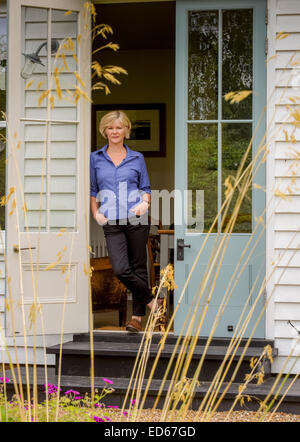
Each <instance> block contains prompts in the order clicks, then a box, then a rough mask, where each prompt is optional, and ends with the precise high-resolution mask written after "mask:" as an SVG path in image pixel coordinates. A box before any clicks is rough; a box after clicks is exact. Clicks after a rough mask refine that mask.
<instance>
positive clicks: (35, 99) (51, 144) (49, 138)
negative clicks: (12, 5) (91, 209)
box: [20, 7, 80, 231]
mask: <svg viewBox="0 0 300 442" xmlns="http://www.w3.org/2000/svg"><path fill="white" fill-rule="evenodd" d="M78 18H79V16H78V13H76V12H74V13H69V12H68V11H67V10H57V9H48V8H35V7H34V8H33V7H22V52H23V53H25V54H35V55H36V56H38V57H39V60H40V62H39V63H35V64H34V66H30V63H29V65H27V66H25V62H26V61H28V57H24V55H22V66H24V69H23V70H22V72H21V76H20V81H22V84H23V94H24V95H23V102H22V103H23V110H22V114H23V116H24V117H25V119H26V121H25V123H24V127H23V132H24V133H23V137H21V138H23V139H24V145H22V148H23V149H24V193H25V202H26V206H27V213H26V215H27V220H24V222H23V224H22V225H23V228H25V226H26V225H28V229H29V230H30V231H36V230H38V229H40V230H41V231H57V230H60V229H66V230H74V229H76V210H77V208H76V198H77V183H76V177H77V142H78V132H77V118H78V113H77V108H78V99H77V98H79V97H77V96H76V94H75V92H76V86H77V85H78V83H79V81H80V77H79V76H78V75H79V74H77V72H78V71H79V67H78V62H79V59H78V55H79V54H78V45H79V43H78ZM50 29H51V35H50V34H49V30H50ZM48 42H49V43H50V42H51V44H48ZM48 46H49V47H48ZM50 59H51V66H50ZM48 60H49V64H48ZM75 72H76V75H75ZM47 120H50V122H48V121H47ZM21 135H22V134H21Z"/></svg>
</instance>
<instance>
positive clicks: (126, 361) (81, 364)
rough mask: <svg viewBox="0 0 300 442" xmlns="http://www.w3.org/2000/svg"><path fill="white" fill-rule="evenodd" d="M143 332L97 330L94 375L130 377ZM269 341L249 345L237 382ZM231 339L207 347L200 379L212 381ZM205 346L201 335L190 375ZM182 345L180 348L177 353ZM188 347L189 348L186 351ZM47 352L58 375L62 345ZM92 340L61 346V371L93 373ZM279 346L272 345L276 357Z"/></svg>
mask: <svg viewBox="0 0 300 442" xmlns="http://www.w3.org/2000/svg"><path fill="white" fill-rule="evenodd" d="M141 338H142V337H141V334H138V335H131V334H128V333H116V332H115V333H110V334H108V333H98V334H94V346H93V347H94V370H95V371H94V375H95V376H96V377H107V378H109V377H114V378H121V379H122V378H124V379H126V378H127V379H129V378H130V377H131V373H132V370H133V367H134V363H135V360H136V356H137V354H138V351H139V347H140V344H141ZM160 340H161V335H160V334H159V333H157V334H155V335H153V340H152V344H151V347H150V351H149V359H148V362H147V367H146V373H145V377H146V378H147V377H149V375H150V372H151V368H152V365H153V363H154V361H155V358H156V355H157V352H158V350H159V348H160V347H159V342H160ZM176 340H177V337H175V336H174V335H170V336H168V338H167V340H166V344H165V345H164V348H163V350H162V352H161V355H160V358H159V361H158V363H157V366H156V369H155V371H154V375H153V379H154V380H155V379H158V380H159V379H163V377H164V375H165V372H166V370H167V367H168V364H169V361H170V358H171V356H172V354H173V351H174V348H175V343H176ZM245 343H246V340H245V341H243V342H242V344H241V345H240V347H239V348H238V350H237V352H236V354H235V356H234V358H233V362H232V364H231V366H230V369H229V370H228V373H227V375H226V378H225V381H228V380H229V379H230V378H231V376H232V374H233V372H234V369H235V367H236V364H237V363H238V361H239V359H240V356H241V354H242V352H243V347H244V345H245ZM267 343H268V344H270V341H263V340H256V341H254V342H253V343H251V346H250V347H248V348H247V350H246V352H245V355H244V357H243V360H242V362H241V364H240V367H239V370H238V372H237V375H236V377H235V382H241V381H243V380H244V379H245V375H246V374H247V373H250V371H251V369H250V361H251V358H253V357H259V356H260V355H261V353H262V351H263V347H264V346H265V345H267ZM228 344H229V340H214V341H213V342H212V344H211V345H210V346H209V347H208V349H207V352H206V355H205V359H204V363H203V366H202V369H201V372H200V375H199V378H198V379H199V381H205V382H208V381H211V380H212V379H213V378H214V375H215V373H216V371H217V370H218V368H219V367H220V365H221V363H222V361H223V359H224V356H225V354H226V351H227V348H228ZM204 349H205V339H204V338H200V339H199V340H198V342H197V345H196V347H195V350H194V353H193V358H192V360H191V362H190V365H189V370H188V373H187V377H192V376H193V374H194V372H195V370H196V369H197V366H198V364H199V361H200V359H201V357H202V355H203V351H204ZM179 350H180V346H179V347H178V348H177V352H176V354H177V355H178V353H179ZM188 352H189V350H188V351H187V353H188ZM47 353H48V354H55V358H56V374H58V366H59V353H60V346H59V345H56V346H52V347H48V348H47ZM90 353H91V348H90V340H89V336H88V335H77V336H74V340H73V341H71V342H67V343H65V344H63V346H62V365H61V374H62V375H63V376H89V375H90V365H91V361H90ZM275 354H276V349H274V348H273V356H274V355H275ZM174 359H175V360H174V362H173V366H172V367H171V370H169V373H168V376H167V379H170V378H171V375H172V372H173V369H174V367H175V362H176V359H177V357H175V358H174ZM264 370H265V376H269V375H270V374H271V367H270V363H269V360H268V359H267V358H265V360H264Z"/></svg>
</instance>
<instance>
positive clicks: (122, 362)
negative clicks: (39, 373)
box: [56, 354, 268, 382]
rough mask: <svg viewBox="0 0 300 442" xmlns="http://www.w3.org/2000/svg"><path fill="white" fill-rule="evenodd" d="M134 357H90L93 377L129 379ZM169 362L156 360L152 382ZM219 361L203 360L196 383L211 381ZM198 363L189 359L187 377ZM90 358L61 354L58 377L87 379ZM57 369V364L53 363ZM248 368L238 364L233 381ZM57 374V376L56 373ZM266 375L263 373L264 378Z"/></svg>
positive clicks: (147, 370) (229, 374) (149, 368)
mask: <svg viewBox="0 0 300 442" xmlns="http://www.w3.org/2000/svg"><path fill="white" fill-rule="evenodd" d="M153 362H154V358H151V357H150V358H149V361H148V364H147V367H146V373H145V378H146V379H147V378H148V377H149V376H150V372H151V368H152V365H153ZM134 363H135V358H133V357H131V358H130V357H128V358H124V357H118V356H95V358H94V375H95V377H105V378H108V379H109V378H110V377H118V378H130V377H131V374H132V370H133V368H134ZM168 363H169V359H167V358H164V359H161V360H160V361H159V363H158V364H157V367H156V369H155V372H154V375H153V379H163V377H164V375H165V372H166V370H167V367H168ZM221 363H222V361H221V360H216V359H206V360H205V361H204V364H203V366H202V369H201V372H200V376H199V378H198V379H199V381H211V380H213V378H214V376H215V374H216V372H217V370H218V369H219V367H220V365H221ZM198 364H199V360H192V361H191V363H190V367H189V370H188V373H187V377H188V378H191V377H192V376H193V375H194V373H195V371H196V369H197V367H198ZM90 366H91V362H90V357H89V355H79V354H74V355H72V354H71V355H68V354H64V355H63V358H62V370H61V374H62V375H66V376H90ZM56 367H58V364H56ZM235 367H236V364H235V362H233V363H232V364H231V366H230V368H229V370H228V373H227V375H226V377H225V381H229V380H230V378H231V376H232V374H233V372H234V369H235ZM174 368H175V361H174V363H173V366H172V367H171V370H169V373H168V376H167V379H171V376H172V373H173V371H174ZM250 371H251V369H250V367H249V361H244V362H242V363H241V365H240V367H239V370H238V373H237V375H236V376H235V382H242V381H244V380H245V375H246V374H247V373H250ZM56 374H58V373H56ZM267 375H268V373H266V376H267Z"/></svg>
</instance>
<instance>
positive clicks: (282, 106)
mask: <svg viewBox="0 0 300 442" xmlns="http://www.w3.org/2000/svg"><path fill="white" fill-rule="evenodd" d="M268 6H269V25H268V41H269V49H270V51H269V54H268V56H269V57H272V56H275V58H273V59H272V60H270V61H269V62H268V64H267V72H268V96H269V108H268V121H269V123H270V124H269V131H268V139H269V142H270V152H271V153H270V157H269V159H268V162H269V163H268V173H269V180H268V186H269V187H268V189H267V194H268V195H269V201H271V204H270V212H269V215H271V216H269V218H270V219H271V223H270V224H269V226H268V227H269V233H268V235H267V238H268V239H267V241H268V244H267V250H268V256H267V261H268V263H267V267H268V273H269V275H270V283H269V284H268V287H267V294H268V296H269V297H270V303H269V306H268V312H267V336H268V337H271V338H274V339H275V347H276V348H277V349H278V357H277V358H276V359H275V361H274V364H273V366H272V370H273V372H274V373H277V372H279V371H280V370H282V369H283V371H284V372H288V370H289V369H291V370H292V372H293V373H297V372H298V371H299V370H300V361H298V362H297V363H296V365H295V366H294V367H293V368H291V367H292V365H293V364H294V363H295V361H296V357H295V355H293V356H292V357H291V359H290V361H289V363H288V364H287V366H286V367H284V364H285V363H286V361H287V357H288V356H289V355H290V352H291V349H292V346H293V345H294V339H295V329H293V327H292V325H291V324H290V323H289V321H291V322H292V324H293V325H294V326H295V327H296V328H298V329H299V330H300V295H299V294H300V127H299V121H298V124H297V118H299V116H298V115H299V104H300V2H299V0H274V1H273V0H270V1H269V2H268ZM279 33H288V36H287V37H286V38H282V39H281V38H278V36H280V35H279ZM275 190H276V191H277V192H275ZM278 191H279V192H282V193H281V194H280V193H279V192H278ZM274 193H275V195H274ZM296 333H297V332H296Z"/></svg>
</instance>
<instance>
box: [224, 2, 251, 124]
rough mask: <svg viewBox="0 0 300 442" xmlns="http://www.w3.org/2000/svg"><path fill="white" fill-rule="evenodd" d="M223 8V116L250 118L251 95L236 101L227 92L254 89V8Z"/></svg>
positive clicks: (225, 117) (228, 117)
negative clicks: (228, 96)
mask: <svg viewBox="0 0 300 442" xmlns="http://www.w3.org/2000/svg"><path fill="white" fill-rule="evenodd" d="M222 12H223V32H222V40H223V46H222V95H223V103H222V114H223V119H228V120H232V119H251V118H252V95H249V96H248V97H247V98H246V99H244V100H243V101H241V102H240V103H233V104H231V103H230V102H229V101H226V100H225V99H224V95H225V94H227V93H228V92H232V91H233V92H236V91H242V90H250V91H251V90H252V87H253V81H252V75H253V63H252V50H253V43H252V42H253V12H252V9H240V10H227V11H222Z"/></svg>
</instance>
